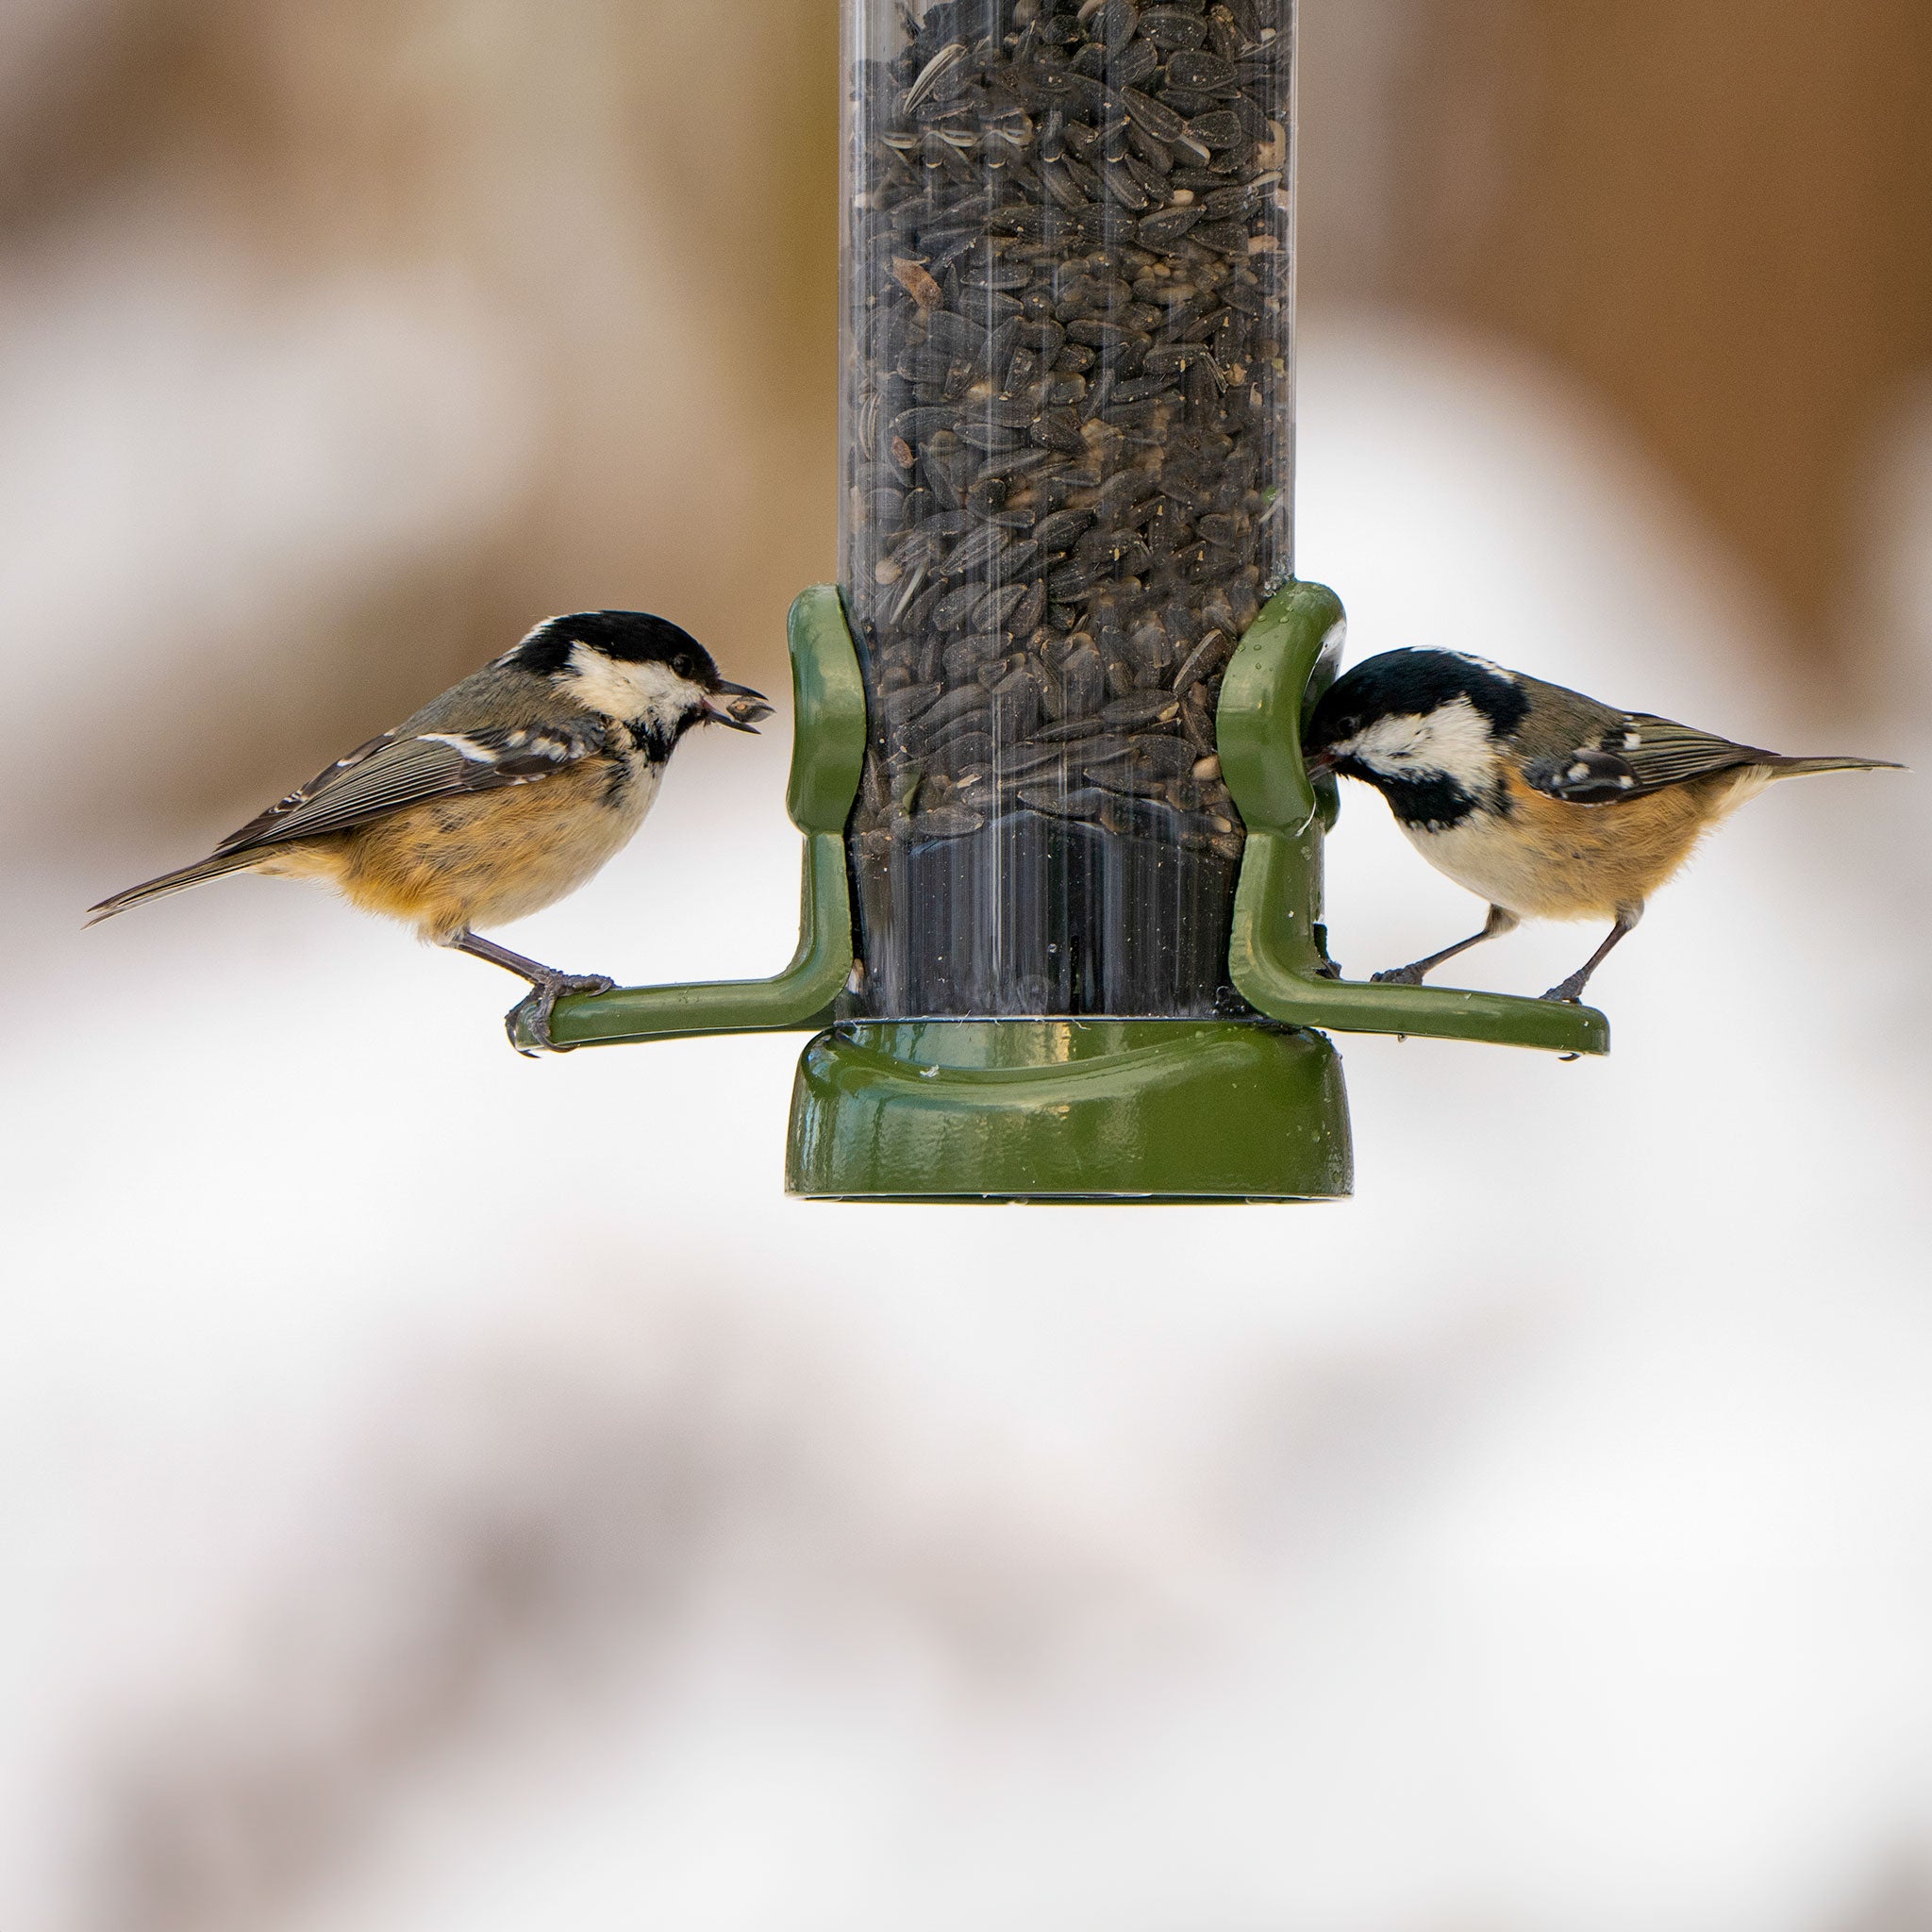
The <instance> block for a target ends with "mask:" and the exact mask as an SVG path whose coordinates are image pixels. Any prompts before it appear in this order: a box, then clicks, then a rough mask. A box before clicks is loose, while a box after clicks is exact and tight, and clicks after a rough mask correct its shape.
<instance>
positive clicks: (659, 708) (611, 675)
mask: <svg viewBox="0 0 1932 1932" xmlns="http://www.w3.org/2000/svg"><path fill="white" fill-rule="evenodd" d="M570 694H571V696H572V697H574V698H575V699H576V701H577V703H578V704H580V705H582V706H583V707H584V708H585V709H587V710H591V711H598V712H601V713H602V714H603V715H604V716H605V717H607V718H618V719H623V720H625V722H629V721H630V720H633V719H638V718H642V719H647V720H648V721H649V722H650V723H652V724H666V725H668V724H675V722H676V721H677V720H678V719H679V718H681V717H683V716H684V714H685V713H686V712H687V711H689V710H691V708H692V707H693V705H694V704H695V703H696V702H697V701H698V700H699V699H700V698H701V697H702V695H703V694H702V692H701V691H699V689H698V687H697V686H696V685H694V684H693V683H691V680H690V679H689V678H685V677H680V676H678V675H677V674H676V673H675V671H673V670H672V668H671V667H670V665H668V664H658V663H656V662H651V663H645V664H625V663H621V662H620V661H619V660H618V659H616V658H607V657H605V656H604V654H603V653H602V652H601V651H591V650H586V649H585V648H584V646H583V645H582V644H578V645H577V646H576V647H575V649H574V650H573V651H572V652H571V654H570Z"/></svg>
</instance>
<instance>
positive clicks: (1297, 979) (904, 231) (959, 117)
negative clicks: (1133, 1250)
mask: <svg viewBox="0 0 1932 1932" xmlns="http://www.w3.org/2000/svg"><path fill="white" fill-rule="evenodd" d="M1293 62H1294V33H1293V17H1292V6H1291V0H1217V4H1213V5H1210V6H1206V7H1203V6H1201V5H1199V4H1188V0H1180V4H1174V5H1167V6H1158V7H1147V8H1138V7H1136V6H1135V5H1134V4H1132V0H936V4H933V5H929V6H926V7H924V9H923V10H922V9H921V8H918V7H917V6H915V7H913V8H907V7H906V6H904V5H902V4H900V0H846V35H845V63H844V71H845V74H846V76H847V80H848V83H849V85H848V88H847V92H846V101H845V113H844V153H845V172H844V220H845V232H844V245H843V250H842V282H843V296H844V302H843V321H842V329H841V372H842V376H841V379H842V391H841V460H842V470H841V532H840V548H841V578H840V583H839V585H838V587H837V588H833V587H830V586H824V587H820V588H817V589H814V590H809V591H806V592H805V593H804V594H803V595H802V596H801V597H800V598H799V599H798V600H797V602H796V604H795V605H794V606H793V608H792V612H791V625H790V641H791V669H792V692H793V700H794V725H793V730H794V740H793V748H792V764H791V786H790V789H789V791H788V794H787V805H788V809H789V810H790V813H791V819H792V822H793V824H796V825H797V827H798V828H799V830H800V831H801V832H802V833H803V834H804V836H805V841H806V853H805V886H804V895H803V912H802V919H801V932H800V939H799V945H798V951H797V953H796V955H795V957H794V958H793V959H792V962H791V965H790V966H789V967H787V968H786V970H785V971H784V972H783V973H781V974H778V975H776V977H774V978H772V979H767V980H753V981H733V982H724V983H718V984H711V985H692V986H665V987H644V988H631V989H625V990H621V991H613V992H608V993H600V994H591V995H585V996H580V997H576V998H572V999H566V1000H563V1001H561V1002H559V1004H558V1008H557V1009H556V1013H555V1015H554V1017H553V1020H552V1025H551V1031H552V1037H553V1039H554V1041H556V1042H557V1044H558V1045H560V1046H582V1045H591V1044H597V1043H612V1042H619V1041H647V1040H658V1039H667V1038H675V1037H683V1036H690V1035H699V1034H715V1033H733V1032H749V1031H774V1030H799V1031H808V1032H810V1033H811V1034H812V1036H813V1037H812V1039H811V1040H810V1041H809V1042H808V1044H807V1046H806V1048H805V1051H804V1055H803V1057H802V1058H801V1060H800V1062H799V1068H798V1074H797V1080H796V1083H795V1087H794V1091H793V1099H792V1107H791V1135H790V1143H789V1148H788V1153H787V1171H786V1181H787V1186H788V1189H789V1190H790V1191H792V1192H794V1193H798V1194H803V1195H808V1196H814V1197H820V1198H829V1199H847V1200H859V1199H870V1200H883V1199H894V1200H905V1199H928V1200H1091V1201H1108V1200H1167V1201H1238V1200H1319V1199H1333V1198H1337V1197H1341V1196H1343V1195H1346V1194H1347V1193H1348V1192H1349V1191H1350V1186H1351V1179H1352V1155H1351V1148H1350V1136H1349V1124H1348V1109H1347V1101H1346V1097H1345V1094H1344V1091H1343V1086H1342V1078H1341V1060H1340V1058H1339V1056H1338V1055H1337V1053H1336V1051H1335V1048H1334V1046H1333V1044H1332V1043H1331V1041H1329V1039H1328V1038H1327V1036H1328V1034H1329V1033H1331V1032H1368V1033H1394V1034H1402V1035H1416V1036H1424V1037H1432V1038H1441V1039H1457V1040H1474V1041H1491V1042H1494V1043H1498V1044H1512V1045H1519V1046H1532V1047H1541V1048H1544V1049H1548V1050H1551V1051H1556V1052H1561V1053H1570V1054H1576V1053H1602V1052H1604V1051H1606V1050H1607V1043H1608V1028H1607V1024H1606V1022H1605V1020H1604V1018H1603V1016H1602V1014H1600V1013H1598V1012H1596V1011H1594V1010H1592V1009H1591V1008H1578V1007H1568V1006H1560V1005H1555V1004H1551V1003H1547V1002H1544V1001H1540V1000H1528V999H1518V998H1511V997H1507V996H1505V995H1501V994H1494V993H1479V992H1464V991H1455V990H1453V989H1446V988H1439V987H1409V986H1377V985H1372V984H1363V983H1356V982H1351V981H1347V980H1343V979H1342V978H1341V977H1340V976H1339V974H1337V972H1336V969H1335V968H1334V966H1333V965H1332V964H1331V963H1330V961H1329V959H1328V957H1327V950H1326V944H1325V936H1324V929H1323V924H1322V841H1323V838H1324V833H1325V831H1326V830H1327V829H1328V828H1329V827H1330V826H1332V824H1333V823H1334V818H1335V812H1336V798H1335V793H1334V790H1333V785H1332V781H1327V780H1324V781H1323V782H1322V783H1321V784H1319V785H1317V784H1315V783H1313V782H1311V780H1310V778H1309V775H1308V774H1307V771H1306V769H1305V768H1304V765H1303V762H1302V757H1301V751H1300V745H1301V727H1302V721H1303V717H1304V714H1305V711H1306V709H1307V707H1309V706H1310V705H1312V703H1313V702H1314V700H1315V699H1316V698H1317V697H1319V695H1320V694H1321V691H1323V690H1324V689H1325V687H1326V685H1327V683H1328V682H1329V681H1330V680H1332V678H1333V677H1334V675H1335V672H1336V669H1337V665H1338V661H1339V658H1340V655H1341V641H1342V637H1343V632H1344V623H1343V616H1342V609H1341V604H1340V602H1339V601H1338V599H1337V598H1336V596H1335V595H1334V593H1333V592H1332V591H1328V590H1326V589H1324V588H1323V587H1322V586H1320V585H1317V584H1311V583H1304V582H1300V581H1297V580H1296V579H1295V577H1294V575H1293V526H1292V514H1293V391H1292V368H1293V359H1292V358H1293V313H1294V309H1293V280H1292V277H1293V219H1292V215H1293V179H1294V175H1293V153H1294V149H1293V119H1292V102H1293V77H1294V70H1293Z"/></svg>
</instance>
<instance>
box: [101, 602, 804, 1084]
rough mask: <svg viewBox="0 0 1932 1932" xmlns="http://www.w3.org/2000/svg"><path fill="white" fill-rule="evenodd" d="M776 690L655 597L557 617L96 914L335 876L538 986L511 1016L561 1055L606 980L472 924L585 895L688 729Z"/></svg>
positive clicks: (746, 724) (380, 908) (538, 1043)
mask: <svg viewBox="0 0 1932 1932" xmlns="http://www.w3.org/2000/svg"><path fill="white" fill-rule="evenodd" d="M771 711H772V707H771V706H770V705H768V704H767V703H766V702H765V701H764V697H763V694H762V693H761V692H758V691H753V690H752V689H751V688H750V687H749V686H748V685H742V684H731V683H728V682H727V681H726V680H725V679H724V678H723V677H722V676H720V675H719V673H718V667H717V665H716V664H715V663H714V662H713V661H712V658H711V654H710V653H709V652H708V651H707V650H706V649H705V647H704V646H703V645H702V644H701V643H699V642H698V641H697V640H696V639H695V638H693V637H692V636H691V634H690V633H689V632H687V631H685V630H683V629H681V628H680V627H679V626H678V625H675V624H673V623H671V622H670V621H669V620H668V619H666V618H662V617H657V616H654V615H652V614H651V613H650V612H648V611H643V610H579V611H575V612H573V613H571V614H569V615H567V616H561V617H547V618H545V619H544V620H543V621H542V623H541V624H539V625H537V626H536V627H535V628H534V629H533V630H531V631H530V632H529V633H528V634H527V635H526V636H525V637H524V638H523V639H522V641H520V642H518V643H517V644H516V645H515V647H514V648H513V649H511V650H508V651H506V652H505V653H504V654H503V655H502V656H501V657H500V658H494V659H493V660H492V661H491V662H490V663H489V664H486V665H485V666H484V667H483V668H482V670H480V671H476V672H473V673H472V674H471V675H469V676H468V677H465V678H462V679H461V680H460V681H458V683H456V684H453V685H452V686H451V687H450V688H449V689H448V690H447V691H444V692H443V693H442V694H441V696H440V697H435V698H432V699H431V700H430V701H429V702H428V703H427V704H426V705H425V706H424V707H423V708H422V709H421V710H419V711H417V712H416V713H415V714H414V715H413V716H411V717H408V718H406V719H405V720H404V721H403V722H402V724H398V725H397V726H396V727H395V729H394V730H393V731H385V732H384V733H383V734H382V735H381V736H380V737H378V738H372V739H371V740H370V741H368V742H367V743H366V744H361V745H358V746H357V748H356V749H355V750H354V751H352V752H350V753H349V754H348V755H347V756H346V757H345V758H338V759H337V760H336V761H335V763H334V764H332V765H330V766H328V767H327V768H326V769H325V770H324V771H322V772H320V773H318V774H316V775H315V776H314V777H313V778H311V779H310V780H309V781H308V784H306V785H303V786H300V787H298V788H297V789H296V790H295V791H291V792H290V793H289V795H288V796H287V797H286V798H284V799H282V800H281V801H280V802H279V803H277V804H275V805H272V806H270V807H269V808H268V809H267V810H266V811H264V812H262V813H260V814H259V815H258V817H255V818H252V819H250V820H249V822H248V823H247V824H245V825H243V826H242V828H241V829H240V830H239V831H235V832H231V833H229V835H228V836H227V837H226V838H225V839H224V840H223V841H221V842H220V843H219V844H218V845H217V846H216V847H215V849H214V851H213V852H212V853H210V854H209V856H208V858H203V859H199V860H197V861H196V862H195V863H194V864H192V865H185V866H182V867H181V868H180V869H179V870H178V871H175V872H169V873H163V874H161V875H160V877H158V878H153V879H148V880H146V881H144V882H143V883H142V884H141V885H138V886H130V887H129V888H128V889H127V890H126V891H123V892H116V893H115V894H114V895H113V897H111V898H108V899H103V900H102V901H101V903H100V904H99V905H98V906H95V907H93V908H91V909H90V914H89V917H88V920H87V924H90V925H93V924H98V923H99V922H100V921H101V920H103V919H110V918H112V917H113V916H114V914H116V913H118V912H125V911H126V910H127V909H128V908H130V907H134V906H143V905H146V904H147V903H148V902H149V901H150V900H152V899H161V898H165V897H167V896H168V895H169V894H170V893H173V892H179V891H186V890H187V889H188V888H189V887H190V886H198V885H202V884H204V883H205V882H206V881H208V879H213V878H220V877H222V876H223V875H224V874H227V873H234V872H258V873H269V874H288V875H292V876H295V877H299V878H312V879H319V880H321V881H323V882H324V883H326V884H329V885H332V886H334V887H335V888H336V890H337V891H339V892H341V894H342V896H343V897H344V898H346V899H347V900H349V902H350V903H351V904H352V905H354V906H357V907H359V908H361V909H362V910H364V911H367V912H374V913H379V914H385V915H387V916H389V917H391V918H393V919H399V920H402V921H404V922H406V923H408V924H412V925H414V926H415V928H416V930H417V933H418V935H419V936H420V937H421V938H422V939H424V940H425V941H428V942H429V943H430V944H432V945H438V946H448V947H450V948H452V949H453V950H455V951H457V952H459V953H468V954H470V955H471V956H473V957H474V958H478V959H486V960H488V961H489V962H490V963H491V965H493V966H501V967H503V968H504V969H505V970H506V971H508V972H510V973H514V974H517V975H518V976H519V977H520V978H523V979H526V980H528V981H529V983H530V988H531V991H530V992H529V994H528V995H527V996H526V997H525V999H524V1000H523V1001H521V1002H520V1003H519V1004H518V1005H517V1006H516V1007H514V1008H511V1010H510V1012H509V1013H508V1016H507V1017H506V1020H505V1025H506V1027H507V1028H508V1032H509V1036H510V1040H511V1042H512V1044H516V1043H517V1041H518V1030H517V1028H518V1022H519V1020H520V1019H521V1020H522V1021H523V1022H524V1024H525V1037H526V1038H527V1039H528V1040H529V1041H533V1042H534V1048H533V1047H522V1048H520V1050H521V1051H525V1052H528V1051H533V1050H544V1049H552V1048H553V1047H554V1042H553V1041H552V1040H551V1037H550V1017H551V1011H552V1008H554V1007H555V1006H556V1004H557V1002H558V999H559V998H560V997H562V996H563V995H564V994H565V993H578V992H608V991H609V990H610V989H611V987H612V986H613V985H614V983H615V982H614V981H612V980H611V979H609V978H608V977H607V976H606V975H604V974H582V973H562V972H559V971H558V969H557V968H556V967H553V966H545V965H543V964H541V962H540V961H538V960H535V959H527V958H525V957H524V956H523V955H522V954H521V953H513V952H511V951H510V950H509V949H508V947H507V946H500V945H498V944H497V943H496V942H495V941H493V940H487V939H484V938H483V937H482V936H481V935H480V934H479V933H478V932H477V931H476V930H475V928H476V927H477V926H479V925H495V924H502V923H504V922H506V921H508V920H514V919H522V918H524V917H525V916H526V915H527V914H529V913H532V912H537V911H540V910H541V908H544V907H545V906H549V905H553V904H555V902H556V901H558V899H561V898H563V897H565V896H566V895H567V894H568V893H571V892H574V891H575V890H576V889H577V888H578V887H579V886H581V885H582V884H584V882H585V881H586V880H587V879H589V878H590V877H591V874H594V873H595V872H597V871H598V870H599V869H600V868H601V867H602V866H603V865H604V864H605V862H606V861H607V860H608V859H610V858H614V857H615V856H616V855H617V854H618V853H619V852H620V851H622V850H623V849H624V847H625V845H626V844H628V843H629V842H630V840H631V837H632V835H633V834H634V833H635V832H636V831H637V829H638V827H639V826H640V825H641V824H643V821H644V816H645V814H646V813H647V812H648V811H649V810H650V808H651V805H652V802H653V801H654V800H655V798H656V797H657V795H658V783H659V781H660V779H661V778H662V776H663V773H664V767H665V765H666V764H667V763H668V762H669V761H670V758H671V755H672V753H673V752H674V751H675V750H676V748H677V745H678V742H679V741H680V740H681V739H682V738H683V737H684V735H685V733H686V732H687V731H688V730H690V729H691V726H692V725H694V724H724V725H728V726H729V727H730V728H731V729H733V730H736V731H750V732H754V733H755V732H756V731H757V728H758V721H759V720H760V719H761V718H765V717H769V716H770V715H771Z"/></svg>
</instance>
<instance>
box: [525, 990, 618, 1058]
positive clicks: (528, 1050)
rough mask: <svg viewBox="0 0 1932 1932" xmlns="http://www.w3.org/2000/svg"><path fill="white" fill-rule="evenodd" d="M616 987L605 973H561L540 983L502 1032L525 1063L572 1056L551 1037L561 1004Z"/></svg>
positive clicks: (529, 993)
mask: <svg viewBox="0 0 1932 1932" xmlns="http://www.w3.org/2000/svg"><path fill="white" fill-rule="evenodd" d="M616 984H617V982H616V980H614V979H612V978H611V977H610V976H609V975H608V974H603V973H559V974H556V975H555V976H553V977H552V978H549V979H541V980H539V981H538V982H537V984H536V985H535V986H533V987H531V989H530V991H528V992H527V993H526V994H525V996H524V997H523V998H522V999H520V1000H519V1001H518V1002H517V1003H516V1005H515V1006H513V1007H512V1008H510V1009H509V1011H508V1012H507V1013H506V1014H505V1015H504V1016H503V1030H504V1031H505V1033H507V1034H508V1036H509V1043H510V1044H511V1045H512V1046H513V1047H515V1048H516V1050H517V1051H518V1052H519V1053H520V1054H522V1055H523V1056H524V1057H525V1059H535V1058H538V1056H539V1055H541V1054H546V1053H569V1052H570V1051H571V1049H570V1048H569V1047H567V1046H558V1044H557V1042H556V1041H553V1040H552V1039H551V1037H550V1015H551V1014H552V1013H553V1012H554V1011H555V1010H556V1008H557V1003H558V1000H560V999H562V998H564V997H565V995H566V994H569V993H576V992H609V991H611V989H612V988H614V987H615V986H616Z"/></svg>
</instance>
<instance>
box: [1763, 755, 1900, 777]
mask: <svg viewBox="0 0 1932 1932" xmlns="http://www.w3.org/2000/svg"><path fill="white" fill-rule="evenodd" d="M1905 769H1906V767H1905V766H1904V765H1901V764H1898V763H1896V762H1895V761H1894V760H1892V759H1890V758H1774V759H1773V760H1772V761H1771V775H1772V776H1773V777H1774V778H1802V777H1804V776H1806V775H1807V774H1808V773H1811V772H1903V771H1904V770H1905Z"/></svg>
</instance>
